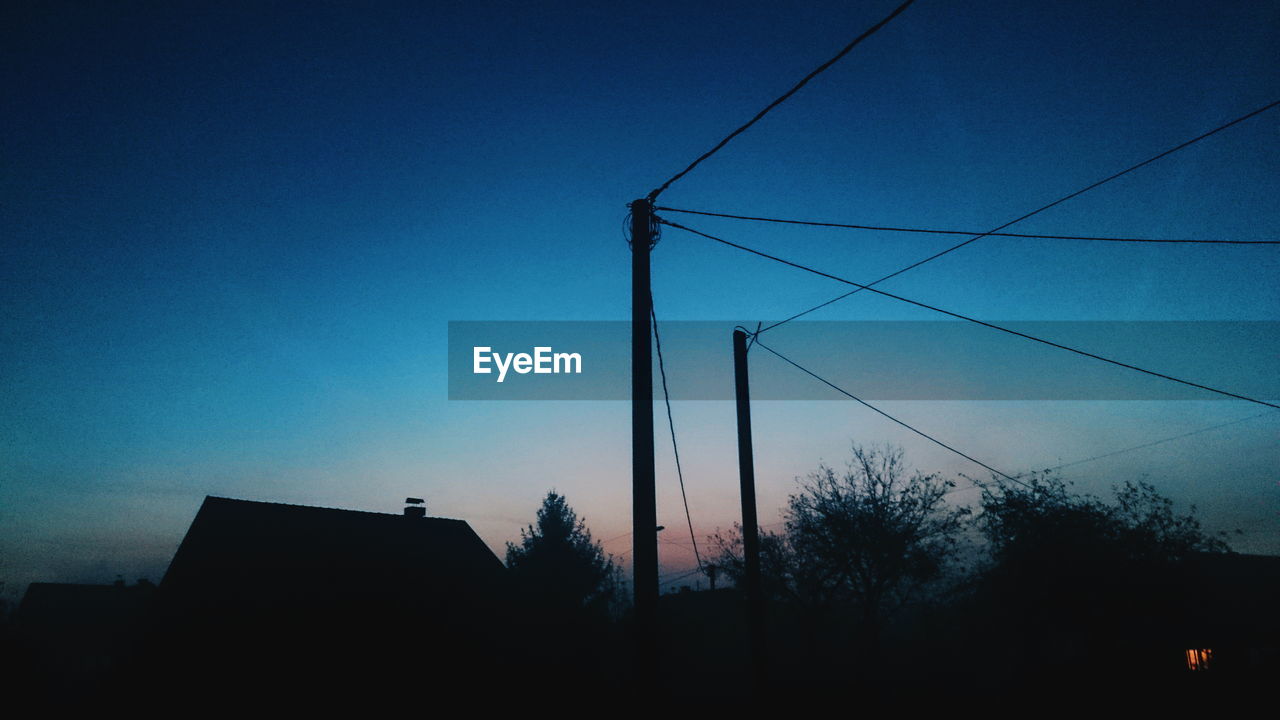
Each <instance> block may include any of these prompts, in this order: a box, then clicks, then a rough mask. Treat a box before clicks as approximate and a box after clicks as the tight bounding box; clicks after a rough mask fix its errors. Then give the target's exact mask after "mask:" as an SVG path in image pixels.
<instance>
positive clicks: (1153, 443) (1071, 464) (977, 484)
mask: <svg viewBox="0 0 1280 720" xmlns="http://www.w3.org/2000/svg"><path fill="white" fill-rule="evenodd" d="M1267 415H1275V413H1274V412H1273V411H1267V412H1263V413H1258V414H1257V415H1250V416H1249V417H1243V418H1239V419H1237V420H1231V421H1229V422H1224V423H1219V424H1217V425H1210V426H1209V427H1203V428H1200V429H1199V430H1192V431H1191V432H1186V433H1182V434H1181V435H1174V436H1172V437H1167V438H1161V439H1160V440H1152V441H1151V442H1145V443H1142V444H1141V445H1134V446H1132V447H1127V448H1122V449H1120V450H1112V451H1111V452H1106V453H1103V454H1101V455H1094V456H1093V457H1088V458H1084V459H1082V460H1073V461H1071V462H1068V463H1062V464H1061V465H1054V466H1053V467H1047V468H1045V469H1044V470H1043V471H1042V472H1051V471H1054V470H1061V469H1062V468H1067V467H1074V466H1076V465H1083V464H1084V463H1090V462H1093V461H1095V460H1102V459H1104V458H1109V457H1113V456H1115V455H1122V454H1124V453H1129V452H1134V451H1136V450H1143V449H1146V448H1149V447H1155V446H1156V445H1163V444H1165V443H1167V442H1173V441H1174V440H1181V439H1183V438H1189V437H1192V436H1193V435H1199V434H1201V433H1207V432H1210V431H1213V430H1220V429H1222V428H1225V427H1230V426H1232V425H1239V424H1240V423H1243V422H1248V421H1250V420H1256V419H1258V418H1260V417H1264V416H1267ZM1029 474H1030V473H1019V474H1018V477H1025V476H1026V475H1029ZM968 479H969V480H970V481H971V482H973V483H974V484H973V485H970V486H968V487H962V488H956V489H954V490H951V491H950V492H948V493H947V494H948V495H950V494H951V493H957V492H966V491H969V490H977V489H979V488H985V487H986V485H987V484H986V483H984V482H982V481H980V480H975V479H973V478H968Z"/></svg>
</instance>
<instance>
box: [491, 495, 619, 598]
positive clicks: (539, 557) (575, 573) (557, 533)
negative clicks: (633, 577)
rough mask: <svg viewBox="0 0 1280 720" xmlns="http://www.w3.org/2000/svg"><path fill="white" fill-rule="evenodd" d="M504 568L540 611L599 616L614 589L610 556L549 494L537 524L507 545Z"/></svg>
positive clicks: (568, 509) (556, 497) (566, 507)
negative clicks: (587, 611) (587, 613)
mask: <svg viewBox="0 0 1280 720" xmlns="http://www.w3.org/2000/svg"><path fill="white" fill-rule="evenodd" d="M507 568H508V569H509V570H510V571H511V574H512V577H513V578H514V579H515V581H516V582H517V583H518V584H519V586H520V587H521V589H522V590H523V591H524V592H525V593H527V595H526V597H527V598H528V599H529V600H530V601H531V602H533V603H535V604H536V605H537V606H538V607H539V608H540V609H542V610H555V611H564V612H568V611H579V610H587V609H590V610H598V611H601V612H603V611H606V610H608V609H609V606H610V603H611V601H612V600H613V599H614V597H615V595H617V594H618V592H619V589H620V588H619V572H618V568H617V567H616V566H615V565H614V563H613V558H612V556H610V555H607V554H606V553H605V552H604V548H603V547H602V546H601V545H600V543H598V542H595V541H593V540H592V539H591V531H590V530H588V529H587V526H586V521H585V520H583V519H581V518H579V517H578V515H577V513H576V512H574V510H573V508H571V507H569V504H568V503H567V502H566V501H565V498H564V496H563V495H560V494H558V493H556V492H555V491H554V490H552V491H551V492H548V493H547V496H546V498H544V499H543V501H542V507H540V508H539V509H538V515H537V522H536V523H535V524H533V525H529V526H528V527H526V528H525V529H523V530H521V531H520V543H519V544H518V545H517V544H515V543H510V542H509V543H507Z"/></svg>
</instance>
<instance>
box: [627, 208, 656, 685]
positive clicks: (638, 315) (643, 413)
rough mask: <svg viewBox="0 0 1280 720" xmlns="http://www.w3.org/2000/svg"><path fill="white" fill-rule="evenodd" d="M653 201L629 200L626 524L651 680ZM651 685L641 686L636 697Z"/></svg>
mask: <svg viewBox="0 0 1280 720" xmlns="http://www.w3.org/2000/svg"><path fill="white" fill-rule="evenodd" d="M653 241H654V220H653V203H652V202H650V201H649V200H647V199H641V200H636V201H635V202H632V203H631V524H632V528H631V531H632V534H631V538H632V543H633V545H632V552H631V562H632V568H633V573H634V574H633V584H634V585H635V612H636V616H635V620H636V627H635V633H636V634H635V640H636V648H635V651H636V655H635V663H636V666H635V670H636V672H635V677H636V678H637V681H638V682H640V683H641V684H642V685H643V684H647V683H646V682H645V681H646V679H648V680H650V681H651V680H652V678H653V677H654V675H655V672H656V665H657V637H656V625H657V623H656V616H657V610H658V508H657V499H656V491H655V489H654V469H653V346H652V338H651V336H650V332H651V331H650V325H649V321H650V313H651V312H652V307H653V296H652V295H651V294H650V287H649V251H650V250H651V249H652V248H653ZM652 690H653V688H652V687H649V688H642V691H643V692H642V696H644V695H648V694H649V693H650V692H651V691H652Z"/></svg>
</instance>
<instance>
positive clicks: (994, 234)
mask: <svg viewBox="0 0 1280 720" xmlns="http://www.w3.org/2000/svg"><path fill="white" fill-rule="evenodd" d="M654 210H662V211H665V212H677V213H685V214H687V215H705V216H707V217H718V218H728V219H730V220H752V221H755V222H767V223H779V224H783V225H805V226H809V227H828V228H843V229H846V230H874V231H878V232H900V233H922V234H932V235H974V234H976V235H978V236H979V237H985V236H988V235H989V236H992V237H1012V238H1032V239H1040V240H1094V241H1098V242H1114V243H1187V244H1200V245H1280V240H1183V239H1171V238H1131V237H1101V236H1096V235H1040V234H1033V233H1009V232H988V233H979V232H977V231H975V230H938V229H935V228H907V227H892V226H886V225H852V224H849V223H834V222H818V221H815V220H784V219H781V218H768V217H754V216H751V215H732V214H729V213H720V212H710V211H708V210H685V209H681V208H673V207H663V206H659V207H655V208H654ZM870 284H874V283H870Z"/></svg>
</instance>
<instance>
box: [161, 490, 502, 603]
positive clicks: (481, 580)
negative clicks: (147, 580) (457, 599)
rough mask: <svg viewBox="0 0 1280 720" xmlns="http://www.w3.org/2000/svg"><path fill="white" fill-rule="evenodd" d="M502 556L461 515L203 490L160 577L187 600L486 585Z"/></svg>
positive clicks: (301, 598)
mask: <svg viewBox="0 0 1280 720" xmlns="http://www.w3.org/2000/svg"><path fill="white" fill-rule="evenodd" d="M503 574H504V568H503V565H502V563H501V562H500V561H499V560H498V558H497V556H495V555H494V554H493V552H492V551H491V550H490V549H489V548H488V546H486V545H485V544H484V542H483V541H482V540H481V539H480V537H479V536H477V535H476V534H475V532H474V531H473V530H472V529H471V527H470V526H469V525H468V524H467V523H466V522H464V521H462V520H449V519H445V518H434V517H411V516H406V515H391V514H385V513H372V512H360V511H354V510H338V509H333V508H321V507H308V506H302V505H286V504H280V503H266V502H254V501H249V500H235V499H230V498H221V497H206V498H205V500H204V503H203V504H202V505H201V507H200V510H199V512H197V513H196V517H195V519H194V520H193V521H192V523H191V527H190V529H188V531H187V535H186V537H185V538H184V539H183V541H182V544H181V545H180V546H179V548H178V551H177V553H176V554H175V555H174V558H173V561H172V562H171V563H170V565H169V569H168V572H166V573H165V576H164V579H163V580H162V581H161V583H160V599H161V601H162V602H164V603H165V604H166V605H168V606H170V607H172V606H174V605H175V604H177V605H180V606H186V607H188V608H189V607H192V606H196V605H203V606H222V607H232V606H235V607H241V608H243V607H246V606H252V605H259V606H274V607H286V606H295V607H302V606H307V605H312V606H314V605H316V604H317V602H319V601H320V599H321V598H327V599H328V601H329V602H332V601H334V600H335V599H336V598H344V597H346V598H353V597H358V596H377V597H379V598H382V599H384V600H385V599H388V598H391V599H394V598H396V597H403V596H406V595H407V596H409V597H410V598H411V599H412V600H413V601H415V602H418V601H421V600H422V599H423V597H424V596H427V595H431V594H435V595H441V594H449V595H453V596H458V595H467V594H471V593H483V592H486V591H489V590H491V589H492V588H493V587H494V583H496V582H499V581H500V577H501V576H502V575H503Z"/></svg>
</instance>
